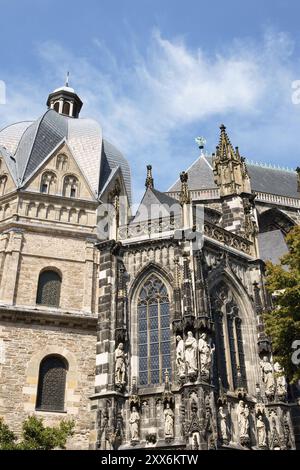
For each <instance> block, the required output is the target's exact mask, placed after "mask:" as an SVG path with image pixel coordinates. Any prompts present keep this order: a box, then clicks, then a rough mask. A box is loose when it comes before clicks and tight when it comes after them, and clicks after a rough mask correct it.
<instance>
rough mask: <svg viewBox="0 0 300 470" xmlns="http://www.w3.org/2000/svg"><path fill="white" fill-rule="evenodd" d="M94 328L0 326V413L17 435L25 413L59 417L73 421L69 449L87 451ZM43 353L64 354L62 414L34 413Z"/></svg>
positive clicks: (47, 419) (50, 420) (49, 419)
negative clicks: (88, 329)
mask: <svg viewBox="0 0 300 470" xmlns="http://www.w3.org/2000/svg"><path fill="white" fill-rule="evenodd" d="M95 335H96V329H95V333H94V332H93V331H84V330H81V329H72V328H71V327H69V328H68V329H65V328H59V327H55V326H46V325H26V324H23V323H9V322H3V323H1V324H0V351H1V353H0V384H1V387H0V416H4V419H5V422H6V423H7V424H8V425H9V426H10V428H11V429H12V430H13V431H15V432H17V433H19V432H20V430H21V425H22V421H23V420H24V419H25V418H26V417H27V416H28V415H30V414H33V413H34V414H37V415H38V416H42V417H43V418H44V419H45V424H48V425H55V424H57V423H58V422H59V421H60V420H61V419H64V418H70V419H71V418H73V419H74V420H75V426H76V427H75V435H74V436H73V437H72V438H71V439H69V442H68V448H71V449H87V448H88V440H89V430H90V403H89V397H90V395H91V394H92V393H93V391H94V378H95V375H94V374H95V358H96V338H95ZM48 354H60V355H62V356H63V357H65V358H66V360H67V362H68V365H69V369H68V372H67V383H66V395H65V413H50V412H43V411H35V403H36V395H37V385H38V373H39V365H40V362H41V360H42V359H43V358H44V357H45V356H47V355H48Z"/></svg>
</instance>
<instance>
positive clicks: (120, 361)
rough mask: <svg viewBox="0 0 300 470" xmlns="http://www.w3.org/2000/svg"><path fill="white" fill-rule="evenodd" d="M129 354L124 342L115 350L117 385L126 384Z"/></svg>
mask: <svg viewBox="0 0 300 470" xmlns="http://www.w3.org/2000/svg"><path fill="white" fill-rule="evenodd" d="M126 357H127V354H125V352H124V344H123V343H120V344H119V345H118V347H117V349H116V350H115V383H116V384H117V385H124V384H125V383H126V381H125V374H126V363H125V360H126Z"/></svg>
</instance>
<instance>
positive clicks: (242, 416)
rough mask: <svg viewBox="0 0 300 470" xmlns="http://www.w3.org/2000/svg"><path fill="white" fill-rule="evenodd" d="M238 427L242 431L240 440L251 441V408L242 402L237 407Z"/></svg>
mask: <svg viewBox="0 0 300 470" xmlns="http://www.w3.org/2000/svg"><path fill="white" fill-rule="evenodd" d="M237 414H238V426H239V431H240V438H247V439H249V414H250V413H249V408H248V406H247V405H245V403H244V402H243V401H242V400H240V402H239V404H238V407H237Z"/></svg>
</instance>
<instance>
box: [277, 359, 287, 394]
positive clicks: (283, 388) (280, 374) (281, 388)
mask: <svg viewBox="0 0 300 470" xmlns="http://www.w3.org/2000/svg"><path fill="white" fill-rule="evenodd" d="M274 371H275V381H276V393H277V395H278V397H284V398H285V397H286V394H287V382H286V378H285V375H284V369H283V367H281V365H280V364H279V362H276V363H275V364H274Z"/></svg>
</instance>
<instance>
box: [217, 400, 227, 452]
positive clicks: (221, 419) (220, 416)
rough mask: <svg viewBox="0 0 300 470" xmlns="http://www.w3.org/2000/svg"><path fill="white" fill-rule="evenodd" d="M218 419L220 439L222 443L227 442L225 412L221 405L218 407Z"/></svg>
mask: <svg viewBox="0 0 300 470" xmlns="http://www.w3.org/2000/svg"><path fill="white" fill-rule="evenodd" d="M218 420H219V427H220V434H221V438H222V441H223V442H224V444H228V442H229V437H228V425H227V413H226V412H225V410H224V408H223V406H220V407H219V412H218Z"/></svg>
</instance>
